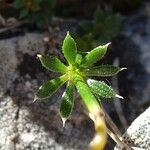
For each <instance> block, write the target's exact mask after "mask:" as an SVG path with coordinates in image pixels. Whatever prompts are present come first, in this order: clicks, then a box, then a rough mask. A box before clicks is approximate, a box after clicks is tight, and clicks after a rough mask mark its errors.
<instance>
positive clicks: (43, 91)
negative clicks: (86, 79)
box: [34, 75, 67, 101]
mask: <svg viewBox="0 0 150 150" xmlns="http://www.w3.org/2000/svg"><path fill="white" fill-rule="evenodd" d="M66 80H67V78H66V76H64V75H63V76H61V77H58V78H55V79H52V80H49V81H47V82H46V83H44V84H43V85H42V86H41V87H40V88H39V89H38V91H37V92H36V95H35V98H34V101H35V100H38V99H45V98H47V97H49V96H51V95H52V94H53V93H55V92H56V90H57V89H58V88H60V87H61V86H62V85H63V84H64V83H65V82H66Z"/></svg>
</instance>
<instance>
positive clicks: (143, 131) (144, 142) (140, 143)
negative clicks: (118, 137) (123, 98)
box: [115, 107, 150, 150]
mask: <svg viewBox="0 0 150 150" xmlns="http://www.w3.org/2000/svg"><path fill="white" fill-rule="evenodd" d="M123 141H124V142H125V143H127V144H128V145H129V146H132V147H137V148H141V149H144V150H150V107H149V108H148V109H147V110H146V111H144V112H143V113H142V114H141V115H140V116H139V117H137V118H136V119H135V120H134V121H133V123H132V124H131V125H130V127H129V128H128V129H127V131H126V133H125V134H124V135H123ZM119 149H120V148H115V150H119Z"/></svg>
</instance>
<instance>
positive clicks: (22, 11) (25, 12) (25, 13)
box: [19, 8, 29, 19]
mask: <svg viewBox="0 0 150 150" xmlns="http://www.w3.org/2000/svg"><path fill="white" fill-rule="evenodd" d="M28 14H29V9H27V8H24V9H22V10H21V11H20V15H19V18H20V19H23V18H25V17H26V16H27V15H28Z"/></svg>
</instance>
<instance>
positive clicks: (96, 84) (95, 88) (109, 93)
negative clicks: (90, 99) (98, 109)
mask: <svg viewBox="0 0 150 150" xmlns="http://www.w3.org/2000/svg"><path fill="white" fill-rule="evenodd" d="M87 83H88V85H89V87H90V88H91V90H92V92H93V93H95V94H97V95H99V96H102V97H105V98H112V97H115V96H117V94H116V93H115V92H114V90H113V89H112V88H111V87H110V86H108V85H107V84H106V83H105V82H101V81H96V80H92V79H88V80H87Z"/></svg>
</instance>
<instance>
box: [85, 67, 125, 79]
mask: <svg viewBox="0 0 150 150" xmlns="http://www.w3.org/2000/svg"><path fill="white" fill-rule="evenodd" d="M125 69H126V68H119V67H115V66H111V65H101V66H97V67H93V68H90V69H87V70H85V74H86V75H87V76H100V77H109V76H113V75H115V74H117V73H119V72H120V71H122V70H125Z"/></svg>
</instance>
